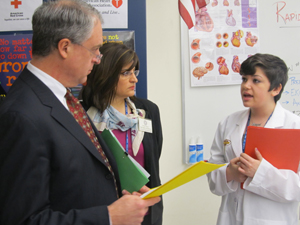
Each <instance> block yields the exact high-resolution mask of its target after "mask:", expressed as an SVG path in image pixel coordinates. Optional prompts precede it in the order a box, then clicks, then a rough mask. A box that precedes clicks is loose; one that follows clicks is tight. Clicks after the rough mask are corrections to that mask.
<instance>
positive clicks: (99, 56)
mask: <svg viewBox="0 0 300 225" xmlns="http://www.w3.org/2000/svg"><path fill="white" fill-rule="evenodd" d="M76 45H79V46H81V47H83V48H85V49H86V50H88V51H89V52H90V53H92V55H93V56H94V57H95V58H96V59H97V63H100V61H101V59H102V56H103V55H102V54H101V52H100V50H99V49H96V50H94V51H92V50H90V49H88V48H87V47H84V46H83V45H81V44H76ZM98 50H99V53H100V54H97V53H95V51H98Z"/></svg>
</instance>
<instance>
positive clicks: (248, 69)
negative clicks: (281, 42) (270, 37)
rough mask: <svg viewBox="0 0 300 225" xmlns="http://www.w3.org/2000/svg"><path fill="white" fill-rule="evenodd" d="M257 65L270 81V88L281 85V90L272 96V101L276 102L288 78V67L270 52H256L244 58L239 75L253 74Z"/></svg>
mask: <svg viewBox="0 0 300 225" xmlns="http://www.w3.org/2000/svg"><path fill="white" fill-rule="evenodd" d="M257 67H259V68H260V69H262V70H263V72H264V73H265V74H266V76H267V77H268V79H269V81H270V84H271V85H270V89H269V91H272V90H273V89H274V88H278V87H280V84H281V86H282V88H281V91H280V92H279V94H278V95H276V96H275V97H274V101H275V102H277V101H278V100H279V99H280V97H281V94H282V92H283V89H284V86H285V84H286V82H287V80H288V68H287V66H286V64H285V62H284V61H283V60H282V59H280V58H279V57H277V56H274V55H270V54H261V53H257V54H255V55H253V56H250V57H249V58H248V59H246V60H245V61H244V62H243V63H242V65H241V69H240V74H241V75H254V74H255V72H256V68H257Z"/></svg>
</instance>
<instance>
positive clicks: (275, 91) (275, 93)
mask: <svg viewBox="0 0 300 225" xmlns="http://www.w3.org/2000/svg"><path fill="white" fill-rule="evenodd" d="M281 89H282V85H281V84H279V86H278V87H276V88H274V89H273V90H272V93H273V96H274V97H275V96H276V95H278V94H279V93H280V91H281Z"/></svg>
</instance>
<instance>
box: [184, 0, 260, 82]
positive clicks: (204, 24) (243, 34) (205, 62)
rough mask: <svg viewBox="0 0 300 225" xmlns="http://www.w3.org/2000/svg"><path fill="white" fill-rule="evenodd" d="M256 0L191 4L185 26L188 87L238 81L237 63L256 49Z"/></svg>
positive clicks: (213, 0)
mask: <svg viewBox="0 0 300 225" xmlns="http://www.w3.org/2000/svg"><path fill="white" fill-rule="evenodd" d="M257 24H258V20H257V0H211V1H210V2H209V3H208V4H207V5H206V6H205V7H198V5H195V22H194V24H193V25H194V26H193V27H191V28H190V29H189V53H190V56H189V57H190V59H189V60H190V72H191V75H190V76H191V86H209V85H229V84H240V83H241V76H240V74H239V70H240V65H241V63H242V62H243V61H244V60H245V59H246V58H247V57H249V56H250V55H253V54H255V53H257V52H259V45H260V44H259V43H260V40H259V33H258V26H257Z"/></svg>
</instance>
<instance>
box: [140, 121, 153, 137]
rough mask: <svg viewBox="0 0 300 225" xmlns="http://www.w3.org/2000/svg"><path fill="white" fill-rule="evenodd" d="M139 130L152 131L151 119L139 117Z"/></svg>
mask: <svg viewBox="0 0 300 225" xmlns="http://www.w3.org/2000/svg"><path fill="white" fill-rule="evenodd" d="M139 130H140V131H143V132H148V133H152V121H151V120H149V119H142V118H139Z"/></svg>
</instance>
